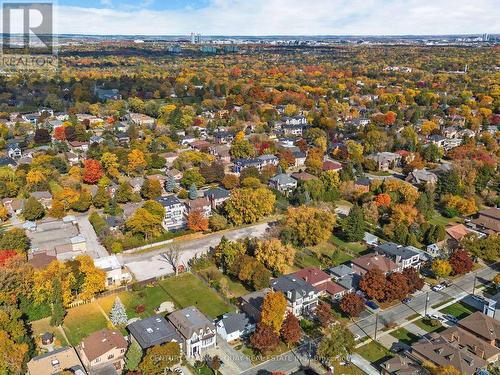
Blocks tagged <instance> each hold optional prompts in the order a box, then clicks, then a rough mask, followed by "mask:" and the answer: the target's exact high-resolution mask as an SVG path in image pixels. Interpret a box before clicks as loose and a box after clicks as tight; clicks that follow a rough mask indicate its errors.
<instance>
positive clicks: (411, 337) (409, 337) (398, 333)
mask: <svg viewBox="0 0 500 375" xmlns="http://www.w3.org/2000/svg"><path fill="white" fill-rule="evenodd" d="M391 336H393V337H395V338H397V339H398V340H399V341H401V342H404V343H405V344H408V345H411V344H413V343H414V342H415V341H418V336H417V335H415V334H413V333H411V332H410V331H408V330H406V329H404V328H398V329H397V330H395V331H392V332H391Z"/></svg>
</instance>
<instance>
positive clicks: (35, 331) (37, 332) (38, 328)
mask: <svg viewBox="0 0 500 375" xmlns="http://www.w3.org/2000/svg"><path fill="white" fill-rule="evenodd" d="M30 324H31V330H32V336H33V338H35V340H36V342H38V340H37V338H38V337H40V336H41V335H43V334H44V333H45V332H50V333H52V334H53V335H54V336H55V337H56V342H55V344H56V346H67V345H68V342H67V341H66V339H65V338H64V336H63V335H62V333H61V331H60V329H59V328H57V327H52V326H51V325H50V318H46V319H40V320H37V321H34V322H31V323H30Z"/></svg>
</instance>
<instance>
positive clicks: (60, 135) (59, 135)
mask: <svg viewBox="0 0 500 375" xmlns="http://www.w3.org/2000/svg"><path fill="white" fill-rule="evenodd" d="M54 138H55V139H57V140H58V141H64V140H66V133H65V131H64V126H58V127H57V128H55V129H54Z"/></svg>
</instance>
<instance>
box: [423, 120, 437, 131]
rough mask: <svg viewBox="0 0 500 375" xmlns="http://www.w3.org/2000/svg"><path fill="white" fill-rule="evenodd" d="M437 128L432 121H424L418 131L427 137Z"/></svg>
mask: <svg viewBox="0 0 500 375" xmlns="http://www.w3.org/2000/svg"><path fill="white" fill-rule="evenodd" d="M437 127H438V126H437V124H436V123H435V122H434V121H430V120H426V121H424V123H423V124H422V128H421V129H420V131H421V132H422V134H423V135H429V134H431V133H432V131H433V130H435V129H437Z"/></svg>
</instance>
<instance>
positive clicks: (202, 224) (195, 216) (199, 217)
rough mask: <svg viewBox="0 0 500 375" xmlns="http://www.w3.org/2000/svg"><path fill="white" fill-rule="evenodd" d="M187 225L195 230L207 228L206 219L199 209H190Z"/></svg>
mask: <svg viewBox="0 0 500 375" xmlns="http://www.w3.org/2000/svg"><path fill="white" fill-rule="evenodd" d="M187 226H188V228H189V229H191V230H193V231H195V232H200V231H201V232H205V231H207V230H208V219H207V218H206V217H205V215H203V212H202V211H201V210H192V211H191V212H190V213H189V215H188V217H187Z"/></svg>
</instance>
